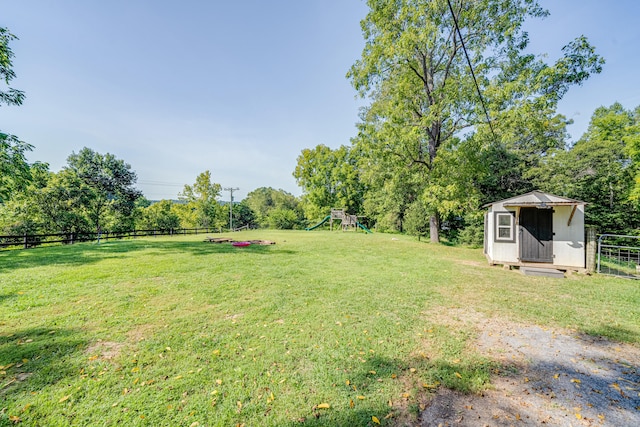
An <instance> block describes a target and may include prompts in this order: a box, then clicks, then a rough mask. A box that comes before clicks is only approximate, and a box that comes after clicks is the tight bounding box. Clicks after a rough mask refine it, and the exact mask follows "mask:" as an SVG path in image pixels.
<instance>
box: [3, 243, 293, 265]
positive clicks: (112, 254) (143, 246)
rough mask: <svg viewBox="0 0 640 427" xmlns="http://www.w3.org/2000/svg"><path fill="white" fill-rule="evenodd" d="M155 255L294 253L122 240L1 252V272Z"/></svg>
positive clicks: (264, 248)
mask: <svg viewBox="0 0 640 427" xmlns="http://www.w3.org/2000/svg"><path fill="white" fill-rule="evenodd" d="M145 250H148V251H156V252H158V253H160V254H162V253H181V252H182V253H189V254H192V255H194V256H202V255H212V254H232V255H233V254H238V255H241V254H251V255H271V254H287V255H291V254H294V253H295V252H294V251H292V250H289V249H286V250H285V249H280V248H277V247H276V246H274V245H269V246H263V245H251V246H247V247H234V246H232V245H231V244H229V243H221V244H215V243H206V242H202V241H195V242H194V241H187V242H179V241H167V240H158V241H154V240H153V239H140V240H119V241H109V242H105V243H101V244H97V243H80V244H75V245H66V246H53V247H39V248H33V249H27V250H12V251H2V252H0V271H3V270H16V269H22V268H32V267H42V266H50V265H65V266H74V265H86V264H91V263H95V262H99V261H102V260H105V259H110V258H122V257H126V256H128V255H131V254H133V253H135V252H138V251H145Z"/></svg>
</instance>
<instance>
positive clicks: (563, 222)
mask: <svg viewBox="0 0 640 427" xmlns="http://www.w3.org/2000/svg"><path fill="white" fill-rule="evenodd" d="M553 210H554V214H553V233H554V236H553V255H554V258H553V264H554V265H562V266H567V267H577V268H584V260H585V241H584V239H585V236H584V205H580V206H577V207H576V211H575V213H574V214H573V218H571V224H569V225H567V224H568V222H569V217H570V216H571V211H572V210H573V206H555V207H554V208H553Z"/></svg>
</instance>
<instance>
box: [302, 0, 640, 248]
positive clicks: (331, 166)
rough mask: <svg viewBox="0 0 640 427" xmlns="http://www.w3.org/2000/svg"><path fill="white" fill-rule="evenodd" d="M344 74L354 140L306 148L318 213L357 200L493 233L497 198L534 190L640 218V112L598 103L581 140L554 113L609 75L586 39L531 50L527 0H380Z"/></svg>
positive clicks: (605, 224) (607, 227)
mask: <svg viewBox="0 0 640 427" xmlns="http://www.w3.org/2000/svg"><path fill="white" fill-rule="evenodd" d="M367 4H368V6H369V12H368V14H367V16H366V17H365V18H364V19H363V21H362V22H361V26H362V31H363V35H364V39H365V47H364V49H363V51H362V55H361V58H360V59H358V60H357V61H356V62H355V63H354V64H353V66H352V67H351V69H350V70H349V72H348V74H347V77H348V78H349V79H350V81H351V83H352V85H353V87H354V88H355V89H356V90H357V92H358V94H359V95H360V96H361V97H362V99H363V100H364V101H365V103H366V106H365V107H364V108H362V111H361V115H360V122H359V123H358V134H357V135H356V136H355V137H354V138H352V140H351V144H349V145H348V146H341V147H339V148H337V149H330V148H328V147H326V146H324V145H319V146H317V147H315V148H310V149H305V150H303V151H302V153H301V155H300V156H299V157H298V165H297V167H296V170H295V172H294V176H295V177H296V179H297V180H298V183H299V185H300V186H301V187H302V189H303V192H304V194H303V197H302V203H303V208H304V210H305V213H306V214H307V216H309V217H312V216H315V217H318V218H320V217H322V215H323V214H326V213H327V212H328V210H329V209H330V205H334V204H338V205H341V206H349V207H350V209H351V210H352V211H353V213H357V214H359V215H362V216H364V217H366V220H367V221H368V223H369V225H372V223H373V224H376V225H377V228H378V229H379V230H390V231H402V232H408V233H411V234H414V235H417V236H430V239H431V241H433V242H438V241H440V238H441V236H444V237H445V238H447V239H449V240H456V241H461V242H465V243H473V244H479V243H481V242H482V231H483V209H482V206H483V205H484V204H486V203H489V202H493V201H497V200H501V199H505V198H508V197H512V196H515V195H518V194H522V193H526V192H528V191H532V190H534V189H539V190H542V191H548V192H551V193H554V194H557V195H561V196H566V197H571V198H576V199H581V200H583V201H586V202H588V205H587V211H586V221H587V224H589V225H594V226H596V227H597V228H598V229H599V230H600V231H601V232H605V231H606V232H624V233H632V232H634V230H636V229H637V228H638V226H639V225H640V215H639V211H638V201H639V199H640V175H639V171H640V156H639V154H640V145H639V144H640V141H639V135H640V128H639V127H638V126H639V119H640V108H636V109H634V110H626V109H625V108H623V107H622V105H621V104H619V103H615V104H613V105H611V106H603V107H601V108H598V109H597V110H596V111H595V112H594V113H593V117H592V118H591V122H590V125H589V128H588V130H587V132H586V133H585V134H584V135H583V136H582V137H581V138H580V139H579V140H578V141H577V142H575V144H570V143H569V141H568V135H567V125H568V124H570V123H571V121H570V120H568V119H567V118H566V117H564V116H563V115H561V114H558V113H557V106H558V102H559V101H560V100H561V99H562V98H563V96H564V95H565V94H566V93H567V91H568V90H569V89H570V88H571V87H573V86H576V85H581V84H582V83H583V82H584V81H585V80H586V79H588V78H589V77H590V76H592V75H593V74H598V73H600V72H601V71H602V68H603V65H604V63H605V61H604V59H603V58H602V57H601V56H600V55H598V54H597V53H596V51H595V48H594V47H593V46H592V45H591V44H590V43H589V41H588V40H587V38H586V37H584V36H580V37H577V38H576V39H574V40H572V41H568V42H567V44H566V45H565V46H564V47H563V48H562V54H561V56H560V57H559V59H557V60H556V61H555V62H553V63H547V62H545V56H543V55H535V54H532V53H530V52H529V50H528V46H529V35H528V34H527V32H526V31H524V29H523V26H524V24H525V21H527V20H531V19H538V18H544V17H546V16H547V15H548V11H546V10H545V9H543V8H542V7H541V6H540V5H539V4H538V2H537V1H530V0H507V1H503V0H487V1H482V2H478V1H466V0H455V1H454V0H407V1H398V2H381V1H377V0H369V1H368V2H367Z"/></svg>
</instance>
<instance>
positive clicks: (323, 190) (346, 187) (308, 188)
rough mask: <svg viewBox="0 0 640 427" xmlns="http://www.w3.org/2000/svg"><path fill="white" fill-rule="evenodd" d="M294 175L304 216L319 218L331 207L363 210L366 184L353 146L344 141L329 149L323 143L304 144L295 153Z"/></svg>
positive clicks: (353, 211) (352, 212) (311, 218)
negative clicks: (300, 151) (300, 194)
mask: <svg viewBox="0 0 640 427" xmlns="http://www.w3.org/2000/svg"><path fill="white" fill-rule="evenodd" d="M293 176H294V177H295V178H296V181H297V182H298V185H299V186H300V187H302V191H303V193H304V194H303V197H302V201H303V208H304V212H305V216H306V217H307V219H310V220H316V219H319V218H322V217H324V216H326V215H328V214H329V213H330V212H331V208H344V209H346V210H347V212H349V213H351V214H360V213H362V203H363V197H364V190H365V188H364V184H363V182H362V180H361V179H360V169H359V167H358V156H357V155H355V149H353V148H350V147H346V146H344V145H343V146H341V147H339V148H336V149H335V150H332V149H331V148H329V147H327V146H326V145H322V144H320V145H318V146H316V147H315V148H313V149H308V148H305V149H304V150H302V153H301V154H300V155H299V156H298V163H297V165H296V168H295V170H294V172H293Z"/></svg>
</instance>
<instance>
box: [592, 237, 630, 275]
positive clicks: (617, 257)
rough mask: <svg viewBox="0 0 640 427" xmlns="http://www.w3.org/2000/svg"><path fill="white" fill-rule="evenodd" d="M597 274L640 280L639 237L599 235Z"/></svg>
mask: <svg viewBox="0 0 640 427" xmlns="http://www.w3.org/2000/svg"><path fill="white" fill-rule="evenodd" d="M597 271H598V273H600V274H608V275H611V276H617V277H625V278H628V279H640V236H623V235H618V234H601V235H600V237H598V270H597Z"/></svg>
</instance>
